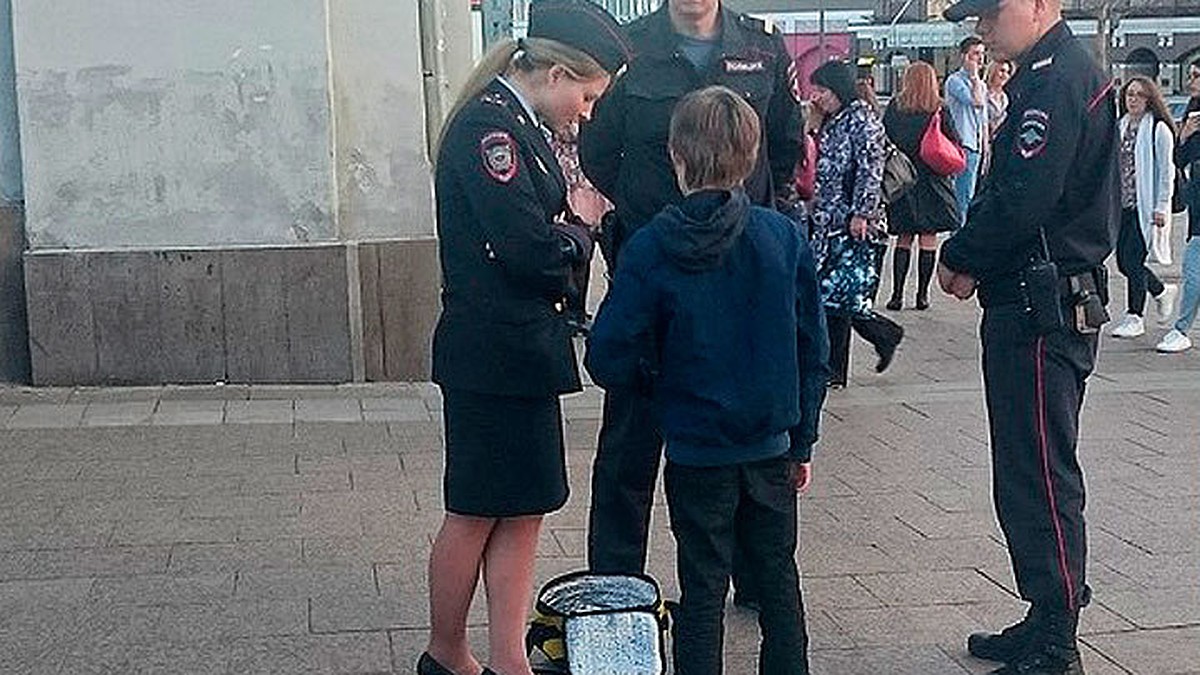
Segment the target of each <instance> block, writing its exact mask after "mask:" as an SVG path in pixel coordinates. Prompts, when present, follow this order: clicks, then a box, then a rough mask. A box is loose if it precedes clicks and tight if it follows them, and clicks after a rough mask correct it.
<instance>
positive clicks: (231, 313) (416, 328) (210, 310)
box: [0, 0, 470, 385]
mask: <svg viewBox="0 0 1200 675" xmlns="http://www.w3.org/2000/svg"><path fill="white" fill-rule="evenodd" d="M4 1H5V0H0V2H4ZM12 2H13V3H14V7H13V10H14V28H15V33H16V36H15V52H16V69H17V98H18V103H19V106H18V108H19V113H20V135H21V138H20V140H21V142H22V143H23V145H24V162H23V164H24V169H25V181H24V186H25V193H26V200H27V211H28V229H27V232H28V238H29V249H28V251H27V252H26V255H25V259H24V281H25V284H26V287H27V293H26V298H27V303H26V304H27V306H28V311H29V327H30V344H31V346H32V364H33V380H34V382H35V383H37V384H62V385H66V384H95V383H109V384H144V383H158V382H211V381H215V380H225V381H230V382H337V381H346V380H351V379H374V380H378V379H423V378H426V377H428V374H429V361H430V358H429V356H430V353H429V352H430V337H431V334H432V328H433V323H434V321H435V319H436V317H437V312H438V295H439V290H440V279H439V275H438V265H437V242H436V241H435V239H434V231H435V228H434V218H433V194H432V192H433V191H432V176H431V170H430V162H429V159H428V137H429V133H430V131H431V130H432V129H435V128H436V127H437V121H438V118H439V117H440V115H441V112H440V111H441V110H442V108H443V104H445V105H448V104H446V103H445V101H443V100H442V99H447V100H448V99H450V98H452V95H453V94H452V92H453V91H456V89H457V85H458V84H460V83H461V81H462V80H463V79H464V78H465V75H466V71H467V70H468V67H467V66H468V65H469V60H470V57H469V54H470V40H467V39H465V38H466V36H467V34H468V31H469V24H470V13H469V10H468V8H467V5H466V3H465V2H459V0H420V2H419V3H418V2H414V1H413V0H336V1H330V0H254V1H253V2H247V1H246V0H206V2H197V1H196V0H155V1H154V2H145V1H143V0H108V2H103V3H97V2H94V1H92V0H88V1H85V0H55V2H52V3H49V2H44V1H43V0H12ZM460 38H461V39H460ZM431 40H432V44H430V41H431ZM423 42H425V43H426V44H425V47H424V48H423V44H422V43H423ZM431 92H432V94H431ZM435 99H436V100H435ZM427 103H428V104H429V105H428V107H429V108H430V109H431V111H430V112H428V113H427ZM0 132H2V130H0ZM0 159H2V158H0Z"/></svg>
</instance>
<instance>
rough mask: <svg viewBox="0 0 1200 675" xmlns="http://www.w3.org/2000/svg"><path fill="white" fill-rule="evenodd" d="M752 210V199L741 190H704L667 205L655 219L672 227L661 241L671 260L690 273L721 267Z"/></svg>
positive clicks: (665, 226)
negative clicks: (748, 213) (747, 213)
mask: <svg viewBox="0 0 1200 675" xmlns="http://www.w3.org/2000/svg"><path fill="white" fill-rule="evenodd" d="M749 209H750V198H749V197H747V196H746V193H745V191H743V190H741V189H737V190H732V191H728V190H704V191H701V192H696V193H693V194H691V195H689V196H688V198H687V199H685V200H684V201H683V202H682V203H680V204H679V205H671V206H668V207H666V208H665V209H663V212H662V214H660V215H659V217H658V218H656V219H655V220H654V221H652V222H653V223H654V225H655V227H661V228H666V229H668V230H670V232H669V234H668V236H665V237H663V238H662V239H661V241H662V247H663V252H664V253H666V254H667V257H668V258H670V259H671V262H673V263H675V264H676V265H678V266H679V268H680V269H682V270H684V271H687V272H703V271H705V270H711V269H713V268H715V267H718V266H720V264H721V262H722V261H723V260H724V259H725V254H726V253H727V252H729V249H731V248H733V244H734V242H736V241H737V238H738V237H740V236H741V235H742V231H743V230H745V229H746V212H747V211H749Z"/></svg>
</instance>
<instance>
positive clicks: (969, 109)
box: [945, 35, 988, 220]
mask: <svg viewBox="0 0 1200 675" xmlns="http://www.w3.org/2000/svg"><path fill="white" fill-rule="evenodd" d="M985 52H986V48H985V47H984V45H983V41H982V40H980V39H979V38H978V37H976V36H974V35H970V36H967V37H965V38H963V40H962V42H960V43H959V45H958V54H959V58H960V59H961V60H962V66H961V67H960V68H959V69H958V70H956V71H954V72H953V73H951V74H950V75H949V76H947V77H946V86H945V88H946V103H947V105H948V106H949V108H950V114H951V116H952V117H953V118H954V123H955V125H957V130H958V138H959V141H960V142H961V143H962V146H963V149H964V150H966V153H967V168H966V170H964V171H963V172H962V173H961V174H959V175H958V177H957V178H956V179H955V182H954V189H955V194H956V196H957V198H958V212H959V214H960V216H961V217H962V219H963V220H965V219H966V217H967V215H966V214H967V207H969V206H970V205H971V199H972V198H973V197H974V196H975V185H976V182H977V181H978V179H979V173H980V166H981V165H982V160H983V155H984V153H985V152H986V151H987V143H988V109H987V104H988V95H987V85H986V84H985V83H984V81H983V57H984V53H985Z"/></svg>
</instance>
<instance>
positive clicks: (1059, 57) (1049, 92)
mask: <svg viewBox="0 0 1200 675" xmlns="http://www.w3.org/2000/svg"><path fill="white" fill-rule="evenodd" d="M1005 89H1006V91H1007V92H1008V95H1009V99H1010V101H1009V109H1008V118H1007V119H1006V120H1005V122H1004V124H1003V125H1002V126H1001V127H1000V129H999V130H998V132H997V134H996V139H995V144H994V148H995V152H994V155H993V159H992V166H991V170H990V172H989V173H988V174H987V176H986V178H985V179H984V181H983V185H982V186H981V188H980V190H979V193H978V194H977V195H976V196H975V199H974V201H973V202H972V204H971V208H970V210H969V211H968V216H967V223H966V225H964V226H963V228H962V229H960V230H958V231H957V232H956V233H955V234H954V236H952V237H951V238H950V239H949V240H947V241H946V243H945V245H943V246H942V254H941V260H942V262H943V263H945V265H946V266H947V267H949V268H950V269H952V270H954V271H957V272H963V273H967V274H970V275H971V276H973V277H974V278H975V279H976V280H977V281H979V283H980V285H981V286H984V287H986V286H987V285H988V283H989V282H990V281H993V280H995V281H996V282H998V283H999V282H1004V281H1009V282H1011V281H1012V280H1013V279H1015V278H1016V276H1017V275H1018V274H1019V272H1020V270H1021V269H1023V268H1024V267H1025V266H1026V265H1027V264H1028V262H1029V260H1030V259H1031V258H1032V257H1033V256H1035V255H1037V252H1038V251H1040V249H1041V244H1040V238H1039V235H1038V231H1039V229H1044V230H1045V233H1046V238H1047V241H1048V244H1049V248H1050V254H1051V257H1052V258H1053V259H1054V261H1055V262H1056V263H1057V264H1058V268H1059V272H1060V273H1061V274H1065V275H1069V274H1078V273H1082V272H1085V271H1088V270H1091V269H1093V268H1095V267H1097V266H1099V265H1101V264H1102V263H1103V262H1104V260H1105V258H1107V257H1108V256H1109V254H1110V253H1111V252H1112V249H1113V242H1114V241H1115V240H1116V232H1117V224H1118V220H1117V217H1118V206H1119V204H1118V200H1119V197H1120V194H1119V192H1120V191H1119V184H1118V183H1117V180H1118V178H1119V176H1118V173H1117V150H1118V143H1119V140H1118V137H1117V109H1116V102H1115V99H1114V93H1113V86H1112V82H1111V79H1110V78H1109V77H1108V76H1107V75H1106V74H1105V73H1104V72H1103V71H1102V70H1101V69H1100V66H1099V65H1097V63H1096V62H1095V61H1094V60H1093V59H1092V56H1091V55H1090V54H1089V53H1088V51H1087V50H1086V49H1085V48H1084V46H1083V45H1081V44H1080V43H1079V41H1078V40H1077V39H1076V38H1075V37H1074V35H1072V34H1071V30H1070V29H1069V28H1068V27H1067V25H1066V22H1061V23H1059V24H1058V25H1057V26H1055V27H1054V28H1052V29H1051V30H1050V32H1049V33H1047V34H1046V35H1045V36H1043V37H1042V39H1041V40H1039V41H1038V43H1037V44H1035V45H1034V46H1033V47H1032V48H1031V49H1030V50H1029V52H1028V53H1027V54H1025V55H1024V56H1023V57H1021V59H1020V67H1019V68H1018V70H1017V74H1016V75H1015V76H1014V77H1013V79H1012V80H1010V81H1009V83H1008V85H1007V87H1006V88H1005Z"/></svg>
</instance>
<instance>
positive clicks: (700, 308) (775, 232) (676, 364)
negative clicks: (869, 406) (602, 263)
mask: <svg viewBox="0 0 1200 675" xmlns="http://www.w3.org/2000/svg"><path fill="white" fill-rule="evenodd" d="M760 138H761V135H760V129H759V122H758V118H757V116H756V114H755V112H754V109H753V108H751V107H750V106H749V104H747V103H746V102H745V101H744V100H743V99H742V98H741V97H740V96H738V95H737V94H735V93H734V92H732V91H730V90H729V89H726V88H724V87H709V88H707V89H702V90H700V91H697V92H693V93H692V94H689V95H688V96H687V97H685V98H684V99H683V100H682V101H681V102H680V103H679V105H678V106H677V107H676V110H675V113H674V115H673V117H672V119H671V129H670V134H669V150H670V154H671V159H672V162H673V163H674V165H675V172H676V176H677V178H678V180H679V184H680V187H681V189H682V191H683V193H684V195H685V199H684V201H683V203H681V204H680V205H678V206H668V207H667V208H666V209H664V210H663V211H662V212H661V213H660V214H659V215H658V216H656V217H655V218H654V220H652V221H651V222H650V223H649V224H648V225H647V226H646V227H643V228H641V229H640V230H638V232H637V233H635V234H634V235H633V237H632V238H631V239H630V240H629V242H628V243H627V244H626V245H625V248H624V249H623V250H622V254H621V260H620V263H619V264H618V265H617V269H616V274H615V278H614V279H613V283H612V287H611V288H610V289H609V293H608V296H607V297H606V299H605V301H604V304H603V305H601V307H600V311H599V313H598V315H597V317H596V321H595V323H594V325H593V327H592V333H591V337H590V338H589V342H588V353H587V357H586V359H585V365H586V366H587V369H588V372H590V373H591V375H592V378H593V379H594V380H595V381H596V383H597V384H599V385H600V386H602V387H606V388H607V387H630V386H638V387H646V388H649V389H650V390H652V392H653V397H654V401H655V406H656V408H657V412H658V422H659V428H660V431H661V433H662V436H663V438H664V440H665V444H666V455H667V467H666V470H665V482H666V493H667V504H668V508H669V510H670V518H671V531H672V533H673V534H674V536H675V539H676V542H677V549H678V561H677V563H678V575H679V583H680V587H681V590H682V596H681V598H680V607H679V611H678V612H677V615H676V617H675V634H674V653H675V672H676V673H678V675H709V674H714V675H715V674H717V673H720V672H721V664H722V641H723V635H722V622H723V616H724V607H725V596H726V594H727V592H728V586H729V576H730V573H731V571H732V565H733V560H732V559H733V550H734V547H735V540H736V541H737V544H738V546H739V548H740V550H741V552H742V554H743V556H744V560H745V567H746V572H747V576H748V577H749V582H750V583H753V584H755V585H756V586H757V588H755V589H753V592H752V594H753V595H754V596H755V597H757V598H759V599H760V603H761V610H760V612H759V626H760V628H761V630H762V647H761V650H760V654H759V672H760V673H766V674H779V675H783V674H785V673H786V674H788V675H795V674H797V673H807V672H808V658H807V648H808V638H807V632H806V629H805V623H804V607H803V603H802V600H801V597H800V585H799V573H798V571H797V569H796V562H795V550H796V534H797V522H796V518H797V508H796V493H797V492H798V491H803V490H805V489H807V487H808V485H809V482H810V480H811V476H812V472H811V454H812V445H813V443H814V442H815V441H816V439H817V423H818V419H819V416H820V409H821V404H822V402H823V401H824V397H825V383H826V379H827V366H826V364H827V361H828V356H829V344H828V338H827V333H826V330H825V317H824V314H823V312H822V309H821V301H820V295H819V291H818V286H817V276H816V270H815V268H814V262H813V256H812V253H811V251H810V250H809V248H808V245H807V243H806V242H805V241H804V240H803V239H802V237H801V236H800V234H799V232H798V230H797V229H796V227H795V225H794V224H793V223H792V221H790V220H789V219H787V218H785V217H784V216H782V215H780V214H778V213H776V212H774V211H770V210H768V209H764V208H761V207H757V206H751V205H750V202H749V199H748V198H747V197H746V194H745V192H744V191H743V190H742V188H741V184H742V181H743V180H744V179H745V177H746V176H747V175H749V173H750V171H751V169H752V168H753V166H754V162H755V158H756V156H757V152H758V144H759V140H760Z"/></svg>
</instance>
